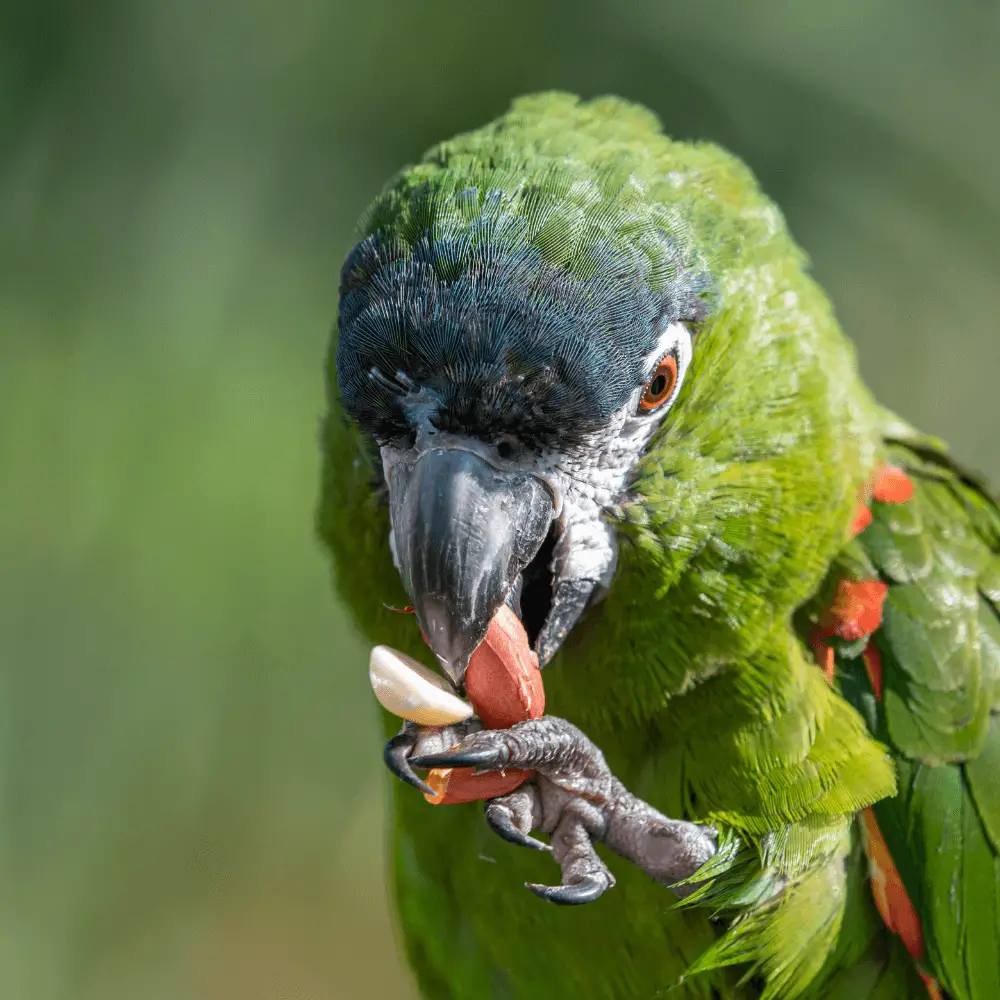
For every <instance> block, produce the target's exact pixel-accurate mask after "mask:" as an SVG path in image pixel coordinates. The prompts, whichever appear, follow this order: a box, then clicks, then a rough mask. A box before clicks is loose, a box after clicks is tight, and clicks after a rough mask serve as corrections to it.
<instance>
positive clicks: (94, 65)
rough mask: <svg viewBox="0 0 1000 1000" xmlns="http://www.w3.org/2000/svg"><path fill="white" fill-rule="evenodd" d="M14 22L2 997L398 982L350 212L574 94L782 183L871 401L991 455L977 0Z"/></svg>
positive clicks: (988, 21) (101, 0)
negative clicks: (329, 358) (352, 307)
mask: <svg viewBox="0 0 1000 1000" xmlns="http://www.w3.org/2000/svg"><path fill="white" fill-rule="evenodd" d="M0 9H2V14H0V17H2V31H0V143H2V145H0V148H2V150H3V153H2V157H0V338H2V339H0V351H2V353H0V503H2V511H3V517H2V518H0V720H2V725H0V733H2V740H3V756H2V761H0V783H2V794H0V808H2V815H0V849H2V865H0V997H3V998H5V1000H6V998H11V1000H21V998H25V1000H71V998H72V1000H75V998H93V1000H118V998H121V1000H126V998H128V1000H136V998H138V1000H147V998H148V1000H158V998H164V1000H181V998H184V1000H186V998H191V1000H208V998H212V1000H230V998H232V1000H256V998H260V1000H298V998H303V1000H305V998H308V1000H329V998H346V1000H353V998H368V997H373V998H376V1000H377V998H381V997H396V998H399V1000H403V998H404V997H407V996H412V992H411V987H410V985H409V981H408V978H407V975H406V973H405V971H404V970H403V969H402V966H401V964H400V962H399V960H398V958H397V954H396V949H395V944H394V941H393V938H392V929H391V922H390V918H389V915H388V908H387V905H386V901H385V890H384V869H383V861H382V857H381V837H382V834H381V821H382V806H383V795H384V792H385V785H384V784H383V780H382V774H381V765H380V762H379V761H380V753H379V747H380V739H379V736H378V733H377V729H376V718H375V707H374V702H373V699H372V697H371V695H370V691H369V688H368V683H367V679H366V669H365V667H366V656H365V653H366V650H365V648H364V645H363V644H362V642H361V641H360V640H359V638H358V637H357V635H355V634H354V633H353V632H352V630H351V626H350V624H349V623H348V621H347V620H346V619H345V617H344V615H343V614H342V613H341V611H340V610H339V608H338V607H337V604H336V602H335V600H334V599H333V597H332V596H331V593H330V589H329V585H328V571H327V566H326V563H325V560H324V558H323V556H322V553H321V552H320V551H319V549H318V547H317V544H316V543H315V541H314V539H313V536H312V518H313V506H314V503H315V494H316V487H317V473H318V456H317V445H316V439H317V424H318V420H319V417H320V413H321V411H322V407H323V385H322V363H323V353H324V349H325V342H326V338H327V331H328V329H329V326H330V323H331V321H332V319H333V317H334V314H335V309H336V278H337V272H338V268H339V265H340V261H341V259H342V258H343V256H344V254H345V253H346V251H347V250H348V248H349V246H350V244H351V242H352V235H353V233H354V222H355V219H356V218H357V217H358V216H359V214H360V213H361V211H362V210H363V208H364V206H365V204H366V202H367V201H368V200H369V199H370V198H371V197H372V196H373V195H374V193H375V192H376V191H377V189H378V188H379V186H380V185H381V184H382V182H383V181H384V180H385V179H386V178H387V177H388V176H389V175H390V174H391V173H392V172H394V171H395V170H396V169H397V168H398V167H399V166H400V165H402V164H403V163H405V162H407V161H409V160H412V159H413V158H415V157H416V156H418V155H419V154H420V152H421V151H422V150H423V149H424V148H426V147H427V146H428V145H430V144H431V143H432V142H434V141H436V140H438V139H441V138H444V137H446V136H447V135H449V134H451V133H453V132H455V131H458V130H461V129H465V128H468V127H472V126H474V125H477V124H479V123H481V122H483V121H484V120H486V119H488V118H489V117H491V116H493V115H495V114H497V113H499V112H500V111H501V110H503V108H504V107H505V105H506V104H507V102H508V100H509V98H510V97H511V96H512V95H514V94H516V93H519V92H523V91H528V90H533V89H540V88H548V87H561V88H565V89H572V90H577V91H579V92H581V93H584V94H587V95H592V94H595V93H602V92H608V91H612V92H617V93H620V94H622V95H624V96H628V97H632V98H636V99H639V100H641V101H644V102H646V103H647V104H649V105H650V106H651V107H652V108H654V109H655V110H656V111H657V112H658V113H659V114H660V115H661V117H662V118H663V120H664V121H665V123H666V126H667V128H668V130H669V131H670V132H672V133H673V134H675V135H679V136H698V137H707V138H713V139H716V140H719V141H721V142H723V143H724V144H726V145H727V146H729V147H730V148H732V149H733V150H734V151H736V152H738V153H739V154H740V155H742V156H743V157H744V158H745V159H746V160H748V161H749V163H750V164H751V166H752V167H753V168H754V169H755V170H756V171H757V172H758V174H759V176H760V178H761V180H762V182H763V184H764V185H765V187H766V189H767V190H768V191H769V192H770V193H771V194H772V195H773V196H774V197H775V198H777V200H778V201H779V202H780V203H781V205H782V206H783V207H784V209H785V211H786V213H787V215H788V217H789V219H790V222H791V225H792V228H793V230H794V231H795V233H796V234H797V235H798V237H799V239H800V240H801V241H802V242H803V244H804V245H805V246H806V248H807V249H808V250H809V252H810V253H811V254H812V256H813V259H814V262H815V269H816V271H817V273H818V275H819V277H820V279H821V280H822V281H823V283H824V284H825V285H826V287H827V288H828V289H829V291H830V292H831V294H832V296H833V297H834V299H835V301H836V303H837V307H838V309H839V311H840V314H841V317H842V319H843V321H844V323H845V325H846V326H847V328H848V329H849V330H850V331H851V332H852V334H853V336H854V337H855V340H856V342H857V344H858V348H859V353H860V359H861V365H862V369H863V371H864V372H865V374H866V376H867V378H868V379H869V381H870V383H871V384H872V385H873V386H874V388H875V389H876V390H877V392H878V393H879V395H880V396H881V398H882V399H883V401H884V402H886V403H888V404H889V405H891V406H893V407H894V408H896V409H897V410H899V411H900V412H901V413H902V414H903V415H905V416H906V417H908V418H910V419H911V420H913V421H915V422H918V423H919V424H921V425H922V426H923V427H925V428H926V429H928V430H932V431H934V432H936V433H938V434H940V435H942V436H943V437H945V438H946V439H948V440H950V441H951V442H952V444H953V446H954V448H955V450H956V452H957V453H958V455H959V456H960V457H962V458H963V459H965V460H967V461H968V462H970V463H972V464H973V465H974V466H976V467H977V468H979V469H980V470H981V471H983V472H985V473H987V474H989V475H991V476H992V477H993V478H994V480H995V481H996V480H998V479H1000V475H998V473H1000V433H998V430H1000V428H998V422H997V413H998V406H997V390H998V377H1000V347H998V333H1000V329H998V319H997V317H998V314H1000V290H998V283H997V275H998V273H1000V181H998V178H1000V128H998V116H997V108H998V106H1000V60H998V59H997V58H996V53H997V51H998V49H1000V45H998V43H1000V6H998V4H997V3H996V2H995V0H994V2H980V3H974V2H972V0H962V2H952V3H948V4H943V3H937V4H931V3H925V2H921V0H879V2H877V3H876V2H867V3H866V2H862V0H838V2H837V3H828V2H820V0H810V2H804V3H799V4H787V3H778V2H757V3H747V2H746V0H725V2H702V3H697V4H693V3H681V2H664V0H656V2H652V0H640V2H635V0H633V2H628V3H622V4H615V3H611V2H604V3H602V2H594V3H588V4H586V5H581V4H578V3H569V2H567V3H564V4H555V3H535V2H531V3H529V2H523V0H514V2H509V3H503V4H500V3H491V4H480V3H469V2H466V3H461V4H459V3H454V4H442V3H413V4H404V3H400V2H395V3H393V2H385V0H371V2H368V3H365V4H353V3H352V4H348V3H339V2H333V3H331V2H328V0H327V2H321V0H286V2H284V3H277V2H272V3H269V4H268V3H262V2H255V0H249V2H247V0H244V2H237V0H221V2H216V3H205V2H204V0H170V2H163V0H161V2H153V0H134V2H131V3H123V2H119V0H91V2H90V3H88V4H76V5H71V4H67V3H57V2H52V0H17V2H8V3H5V4H3V6H2V8H0Z"/></svg>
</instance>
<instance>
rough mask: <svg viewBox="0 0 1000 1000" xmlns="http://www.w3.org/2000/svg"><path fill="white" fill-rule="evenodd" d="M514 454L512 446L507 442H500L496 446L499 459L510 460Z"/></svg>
mask: <svg viewBox="0 0 1000 1000" xmlns="http://www.w3.org/2000/svg"><path fill="white" fill-rule="evenodd" d="M513 452H514V446H513V445H512V444H511V443H510V442H509V441H501V442H500V443H499V444H498V445H497V454H498V455H499V456H500V457H501V458H510V456H511V455H512V454H513Z"/></svg>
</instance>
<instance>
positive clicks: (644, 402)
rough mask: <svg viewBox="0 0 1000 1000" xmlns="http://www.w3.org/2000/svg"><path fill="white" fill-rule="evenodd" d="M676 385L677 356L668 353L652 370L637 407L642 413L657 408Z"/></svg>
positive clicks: (668, 397) (672, 392)
mask: <svg viewBox="0 0 1000 1000" xmlns="http://www.w3.org/2000/svg"><path fill="white" fill-rule="evenodd" d="M676 387H677V357H676V355H674V354H668V355H667V356H666V357H665V358H664V359H663V360H662V361H661V362H660V363H659V364H658V365H657V366H656V371H654V372H653V377H652V378H651V379H650V380H649V381H648V382H647V383H646V386H645V388H644V389H643V390H642V397H641V398H640V399H639V409H640V410H642V411H643V413H649V412H650V411H652V410H656V409H659V408H660V407H661V406H662V405H663V404H664V403H665V402H667V400H668V399H670V397H671V396H672V395H673V394H674V389H675V388H676Z"/></svg>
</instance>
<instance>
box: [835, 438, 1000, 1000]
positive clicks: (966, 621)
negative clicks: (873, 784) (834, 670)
mask: <svg viewBox="0 0 1000 1000" xmlns="http://www.w3.org/2000/svg"><path fill="white" fill-rule="evenodd" d="M886 449H887V453H886V458H887V461H889V462H890V463H892V464H893V465H896V466H899V467H901V468H903V469H904V470H905V471H906V472H907V473H908V475H909V476H910V478H911V480H912V481H913V484H914V495H913V498H912V499H911V500H909V501H908V502H906V503H903V504H888V503H879V502H874V503H873V504H872V515H873V518H872V523H871V524H870V526H869V527H868V528H867V529H866V530H865V531H864V532H862V534H861V535H860V536H859V537H858V539H857V542H856V543H855V544H854V546H852V549H853V554H852V555H851V556H850V559H849V560H841V561H839V563H838V566H837V571H838V572H840V573H843V572H844V571H845V568H846V567H848V566H850V570H849V572H851V573H852V574H856V575H857V578H865V577H869V578H870V576H871V575H872V571H874V573H875V574H877V575H878V577H880V578H881V579H882V580H883V581H884V582H885V583H886V584H888V592H887V595H886V600H885V605H884V609H883V625H882V628H881V629H880V630H879V631H878V632H877V633H876V635H875V639H874V641H875V643H876V645H877V649H878V651H879V654H880V657H881V663H882V690H883V699H882V701H881V703H879V702H877V701H876V699H875V697H874V695H873V693H872V692H871V688H870V686H869V685H868V683H867V678H866V675H865V670H864V667H863V665H862V664H861V661H860V659H853V660H852V659H851V658H850V655H846V656H842V657H841V658H840V659H839V662H838V682H839V684H840V688H841V691H842V693H843V694H844V695H845V697H847V698H848V700H850V701H852V703H853V704H855V707H857V708H858V709H859V711H860V712H861V714H862V715H863V716H864V717H865V718H866V719H867V720H868V722H869V727H870V728H871V730H872V732H873V734H874V735H876V736H877V737H878V738H879V739H880V740H883V741H884V742H886V743H887V744H888V745H889V746H890V748H891V750H892V752H893V755H894V757H895V758H896V762H897V771H898V776H899V793H898V795H897V796H895V797H893V798H888V799H884V800H882V801H881V802H879V803H878V804H877V805H876V806H875V815H876V818H877V820H878V823H879V826H880V828H881V830H882V834H883V836H884V837H885V840H886V844H887V846H888V848H889V851H890V853H891V854H892V856H893V859H894V861H895V863H896V865H897V867H898V869H899V872H900V876H901V878H902V880H903V884H904V886H905V887H906V890H907V893H908V895H909V896H910V899H911V901H912V902H913V904H914V907H915V908H916V911H917V914H918V915H919V918H920V921H921V926H922V930H923V937H924V943H925V948H926V954H925V956H924V957H923V958H922V960H921V964H922V965H923V967H924V968H925V970H926V971H927V972H929V973H931V974H932V975H933V976H935V978H937V979H938V980H939V982H940V983H941V984H942V986H943V987H944V988H945V989H946V990H947V992H948V994H949V995H950V996H952V997H954V998H955V1000H986V998H995V997H1000V585H998V584H1000V508H998V505H997V503H996V501H995V500H994V499H993V498H992V497H991V496H990V495H989V493H988V491H987V490H986V488H985V487H984V486H983V484H982V483H980V482H978V481H977V480H975V479H974V478H972V477H971V476H969V475H968V474H966V473H965V472H963V470H962V469H961V468H960V467H958V466H957V465H956V464H955V463H954V462H953V461H952V460H951V459H950V458H949V457H948V455H947V453H946V451H945V450H944V447H943V445H941V443H940V442H937V441H934V440H933V439H929V438H925V437H922V436H920V435H918V434H917V433H916V432H913V431H910V430H909V429H908V428H905V427H902V426H901V425H899V424H898V423H894V424H893V426H891V428H889V429H888V430H887V435H886ZM850 560H853V562H851V561H850ZM848 652H849V653H850V652H856V651H848ZM845 981H846V980H845ZM834 995H836V994H834ZM872 995H873V996H875V995H879V994H877V993H873V994H872ZM886 995H893V994H886ZM895 995H898V996H904V995H905V996H909V995H914V994H909V993H904V992H900V993H898V994H895ZM917 995H919V994H917Z"/></svg>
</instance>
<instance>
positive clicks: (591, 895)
mask: <svg viewBox="0 0 1000 1000" xmlns="http://www.w3.org/2000/svg"><path fill="white" fill-rule="evenodd" d="M613 884H614V883H613V881H612V880H610V879H609V878H608V876H606V875H603V874H599V873H596V872H593V873H591V874H590V875H585V876H584V877H583V878H582V879H581V880H580V881H579V882H574V883H573V884H572V885H539V884H538V883H537V882H525V883H524V886H525V888H526V889H530V890H531V891H532V892H533V893H534V894H535V895H536V896H540V897H541V898H542V899H547V900H548V901H549V902H550V903H556V904H558V905H559V906H579V905H581V904H582V903H593V902H594V900H595V899H600V897H601V896H603V895H604V893H605V891H606V890H608V889H610V888H611V886H612V885H613Z"/></svg>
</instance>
